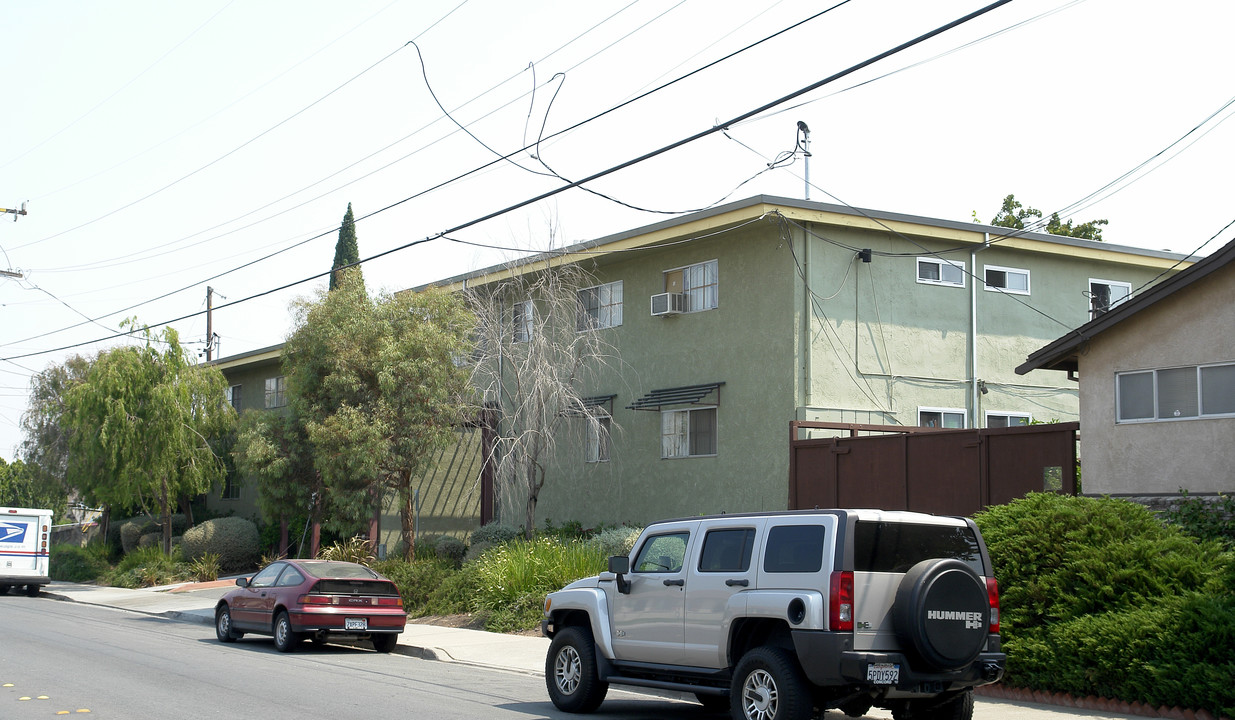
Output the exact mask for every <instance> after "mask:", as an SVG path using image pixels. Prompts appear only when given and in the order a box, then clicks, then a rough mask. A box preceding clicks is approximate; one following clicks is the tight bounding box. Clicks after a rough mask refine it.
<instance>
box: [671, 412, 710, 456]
mask: <svg viewBox="0 0 1235 720" xmlns="http://www.w3.org/2000/svg"><path fill="white" fill-rule="evenodd" d="M715 454H716V408H715V407H702V408H690V409H687V410H664V411H662V412H661V413H660V456H661V457H662V458H685V457H698V456H702V455H715Z"/></svg>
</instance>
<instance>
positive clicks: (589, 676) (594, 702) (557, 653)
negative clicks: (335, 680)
mask: <svg viewBox="0 0 1235 720" xmlns="http://www.w3.org/2000/svg"><path fill="white" fill-rule="evenodd" d="M545 686H546V687H547V688H548V690H549V699H551V700H553V704H554V705H555V706H556V707H557V709H558V710H562V711H564V712H571V713H586V712H592V711H593V710H595V709H596V708H598V707H600V703H601V702H603V701H604V699H605V694H606V693H608V692H609V683H606V682H602V681H601V679H600V676H599V675H598V674H597V673H596V641H595V640H593V639H592V633H591V632H589V631H588V630H586V629H585V628H581V627H568V628H563V629H562V630H561V631H560V632H558V634H557V635H556V636H554V638H553V643H552V644H551V645H549V655H548V656H547V657H546V658H545Z"/></svg>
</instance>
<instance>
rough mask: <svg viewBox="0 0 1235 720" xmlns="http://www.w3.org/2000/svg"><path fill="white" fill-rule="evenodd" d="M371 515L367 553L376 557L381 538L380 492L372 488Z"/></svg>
mask: <svg viewBox="0 0 1235 720" xmlns="http://www.w3.org/2000/svg"><path fill="white" fill-rule="evenodd" d="M371 493H372V495H373V517H372V518H370V519H369V554H370V555H372V556H373V557H377V545H378V540H381V539H382V494H381V492H379V491H378V490H377V488H374V489H373V490H372V491H371Z"/></svg>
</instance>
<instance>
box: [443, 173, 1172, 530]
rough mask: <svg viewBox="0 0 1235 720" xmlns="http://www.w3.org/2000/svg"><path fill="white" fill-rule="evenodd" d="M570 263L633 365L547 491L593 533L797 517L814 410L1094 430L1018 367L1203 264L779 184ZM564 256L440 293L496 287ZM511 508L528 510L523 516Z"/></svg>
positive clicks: (641, 231) (461, 279)
mask: <svg viewBox="0 0 1235 720" xmlns="http://www.w3.org/2000/svg"><path fill="white" fill-rule="evenodd" d="M552 258H553V262H554V263H560V262H563V261H565V262H578V263H580V264H582V265H584V266H585V267H586V268H588V269H589V270H590V271H591V272H592V273H593V274H594V275H595V277H596V282H597V286H596V287H595V288H594V289H590V290H588V291H587V297H588V298H589V302H588V303H586V305H587V306H588V307H589V310H588V312H590V313H593V321H594V322H595V323H596V324H598V325H600V326H601V329H598V330H594V332H603V333H609V334H610V337H609V338H607V339H608V340H609V342H610V343H611V344H612V346H613V347H614V348H616V350H617V354H618V355H619V356H620V358H621V361H620V363H612V364H610V366H609V368H608V370H607V371H606V372H605V373H603V374H602V376H601V379H599V380H598V381H596V383H595V386H594V387H591V388H586V389H585V390H584V394H585V395H587V396H589V397H592V398H596V400H597V402H595V404H594V405H593V408H592V411H593V413H595V414H596V415H598V416H600V417H601V419H602V421H601V422H594V423H588V422H587V421H586V420H584V419H580V420H579V421H578V422H580V423H583V424H585V425H588V426H590V428H591V429H590V430H589V429H587V428H585V429H584V430H583V432H582V433H581V435H582V439H580V440H579V441H578V443H577V444H576V445H575V446H573V447H570V446H567V447H566V448H565V449H564V450H560V451H559V453H558V456H557V457H556V458H555V462H554V463H553V464H552V465H551V467H550V469H549V473H548V477H547V480H546V483H545V488H544V490H543V491H542V493H541V496H540V504H539V508H538V512H537V516H538V518H539V519H540V521H541V522H543V520H544V519H546V518H549V519H552V520H554V521H557V522H561V521H566V520H578V521H580V522H582V523H584V524H585V525H590V524H596V523H615V522H622V521H632V522H646V521H649V520H653V519H657V518H663V517H668V516H687V515H696V514H702V513H717V512H742V511H757V510H777V509H784V508H785V507H786V505H787V502H788V473H789V454H788V441H789V423H790V421H792V420H795V419H797V420H816V421H829V422H845V423H867V424H887V425H909V426H917V425H925V426H934V427H1005V426H1009V425H1021V424H1028V423H1029V422H1032V421H1051V420H1060V421H1069V420H1076V419H1077V418H1078V400H1077V398H1078V391H1077V386H1076V384H1075V383H1074V382H1073V381H1071V380H1070V379H1068V378H1067V377H1065V376H1063V375H1061V374H1060V373H1049V372H1032V373H1030V374H1029V375H1027V376H1019V375H1017V374H1016V373H1015V368H1016V366H1017V365H1019V364H1020V363H1021V362H1022V361H1023V359H1024V358H1025V357H1026V356H1027V355H1028V354H1029V353H1031V352H1033V351H1034V350H1036V349H1037V348H1039V347H1041V346H1042V345H1043V344H1044V343H1046V342H1049V341H1051V340H1052V339H1054V338H1056V337H1058V336H1059V335H1061V334H1062V333H1064V332H1066V331H1067V330H1069V329H1071V328H1074V327H1076V326H1078V325H1081V324H1083V323H1084V322H1086V321H1088V320H1089V319H1090V317H1091V316H1092V315H1093V314H1094V313H1101V312H1104V311H1105V310H1107V309H1108V308H1109V307H1111V306H1114V305H1118V304H1119V303H1120V302H1122V301H1124V300H1125V299H1126V298H1127V297H1128V296H1129V294H1130V293H1132V292H1133V291H1135V290H1137V289H1138V288H1141V287H1142V286H1144V285H1146V284H1151V283H1153V282H1155V281H1157V280H1158V279H1160V278H1161V277H1163V276H1164V274H1169V273H1171V272H1174V271H1176V270H1178V269H1179V268H1182V267H1186V265H1187V263H1186V262H1184V258H1183V256H1179V255H1175V254H1171V253H1164V252H1155V251H1146V250H1140V249H1134V248H1129V247H1121V246H1118V245H1112V244H1109V243H1105V242H1092V241H1086V240H1078V239H1074V238H1067V237H1057V236H1052V235H1046V234H1038V233H1025V232H1020V231H1012V230H1009V229H1008V228H1001V227H991V226H986V225H979V224H974V223H970V222H954V221H947V220H938V219H933V218H925V217H914V216H908V215H900V214H896V213H888V212H879V211H872V210H859V209H855V208H850V207H846V206H838V205H828V204H821V203H814V202H808V201H801V200H790V199H786V198H779V197H767V196H760V197H753V198H750V199H747V200H742V201H739V202H734V203H731V204H728V205H724V206H721V207H717V208H714V209H712V210H708V211H704V212H699V213H695V214H691V215H686V216H683V217H680V218H676V219H673V220H669V221H665V222H661V223H657V224H655V225H650V226H646V227H642V228H637V229H634V230H631V231H628V232H624V233H619V234H617V235H613V236H610V237H606V238H602V239H600V240H597V241H594V242H587V243H582V244H579V245H576V246H573V247H571V248H567V249H565V250H564V251H562V252H561V253H555V254H554V255H553V256H552ZM548 259H549V256H539V257H534V258H529V259H528V260H526V261H523V262H520V263H517V264H515V265H513V266H511V265H504V266H497V267H492V268H487V269H484V270H480V271H477V272H473V273H468V274H466V275H462V276H458V277H454V278H449V279H446V280H444V281H442V282H441V283H437V284H439V285H444V286H447V287H452V288H456V289H460V288H463V287H464V286H468V287H473V288H475V287H477V286H482V285H484V284H486V283H490V282H494V281H496V280H499V279H501V278H502V277H505V276H507V275H508V274H510V273H512V272H513V273H523V272H537V271H540V270H541V269H543V267H545V262H546V260H548ZM512 301H513V302H517V301H518V299H512ZM513 320H514V319H513V318H512V321H513ZM512 331H513V328H512ZM606 416H607V417H606ZM606 432H608V434H609V437H607V438H603V437H596V435H598V434H604V433H606ZM588 434H591V435H593V437H591V438H588V437H587V435H588ZM504 512H507V513H510V515H508V516H506V517H508V518H509V519H511V521H512V522H515V523H516V524H517V523H518V522H519V521H520V519H521V518H522V513H521V511H520V508H519V507H507V508H504Z"/></svg>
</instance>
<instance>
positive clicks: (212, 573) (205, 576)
mask: <svg viewBox="0 0 1235 720" xmlns="http://www.w3.org/2000/svg"><path fill="white" fill-rule="evenodd" d="M189 573H190V575H191V576H192V578H193V579H194V580H196V581H198V582H213V581H214V580H218V579H219V556H218V555H215V554H214V553H206V554H205V555H202V556H201V557H199V558H197V559H196V560H193V561H192V562H190V563H189Z"/></svg>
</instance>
